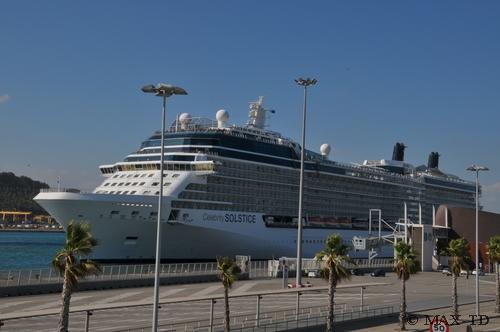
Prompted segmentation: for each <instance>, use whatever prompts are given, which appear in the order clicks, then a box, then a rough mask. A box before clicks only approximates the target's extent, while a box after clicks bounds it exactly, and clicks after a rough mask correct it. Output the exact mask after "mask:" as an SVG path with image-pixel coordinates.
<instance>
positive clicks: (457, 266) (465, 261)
mask: <svg viewBox="0 0 500 332" xmlns="http://www.w3.org/2000/svg"><path fill="white" fill-rule="evenodd" d="M469 249H470V248H469V242H467V240H466V239H464V238H458V239H455V240H451V241H450V243H449V244H448V248H447V251H448V256H450V257H451V264H450V268H451V274H452V281H451V287H452V296H451V301H452V307H453V314H454V315H455V316H457V315H458V295H457V278H458V276H459V275H460V271H462V270H468V269H469V266H468V265H469V262H470V255H469Z"/></svg>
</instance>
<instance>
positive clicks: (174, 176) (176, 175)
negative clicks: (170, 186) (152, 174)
mask: <svg viewBox="0 0 500 332" xmlns="http://www.w3.org/2000/svg"><path fill="white" fill-rule="evenodd" d="M179 175H180V174H177V173H176V174H173V175H172V177H173V178H176V177H178V176H179Z"/></svg>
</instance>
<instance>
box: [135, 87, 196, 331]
mask: <svg viewBox="0 0 500 332" xmlns="http://www.w3.org/2000/svg"><path fill="white" fill-rule="evenodd" d="M141 90H142V91H143V92H145V93H154V94H155V95H156V96H158V97H163V107H162V115H161V143H160V144H161V148H160V151H161V152H160V153H161V155H160V192H159V194H158V220H157V223H156V261H155V286H154V298H153V329H152V331H153V332H156V331H157V330H158V302H159V288H160V258H161V255H160V252H161V211H162V204H163V161H164V149H165V147H164V140H165V113H166V106H167V98H168V97H170V96H172V95H187V92H186V91H185V90H184V89H183V88H179V87H176V86H172V85H170V84H164V83H159V84H157V85H156V86H154V85H152V84H151V85H146V86H144V87H143V88H142V89H141Z"/></svg>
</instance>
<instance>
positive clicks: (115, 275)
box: [0, 261, 269, 287]
mask: <svg viewBox="0 0 500 332" xmlns="http://www.w3.org/2000/svg"><path fill="white" fill-rule="evenodd" d="M101 268H102V271H101V273H99V274H98V275H95V276H90V277H88V278H87V279H86V280H90V281H92V280H129V279H147V278H152V277H154V270H155V269H154V268H155V266H154V264H137V265H101ZM216 273H217V263H215V262H204V263H177V264H175V263H174V264H162V265H161V266H160V276H162V277H174V276H193V275H212V274H216ZM268 276H269V271H268V261H252V262H250V278H260V277H268ZM52 283H62V278H61V276H60V275H59V273H58V272H57V271H56V270H54V269H53V268H39V269H25V270H17V269H16V270H2V271H0V287H14V286H16V287H17V286H25V285H36V284H52Z"/></svg>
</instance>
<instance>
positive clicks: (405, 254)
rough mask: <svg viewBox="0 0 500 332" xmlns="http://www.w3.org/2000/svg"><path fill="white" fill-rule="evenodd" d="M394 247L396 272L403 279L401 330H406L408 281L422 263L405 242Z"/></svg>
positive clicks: (400, 310)
mask: <svg viewBox="0 0 500 332" xmlns="http://www.w3.org/2000/svg"><path fill="white" fill-rule="evenodd" d="M394 249H395V251H396V256H395V261H394V262H395V265H394V272H396V275H397V276H398V279H399V280H401V305H400V309H399V326H400V328H401V331H403V330H406V281H407V280H408V279H410V275H412V274H415V273H417V272H418V270H419V267H420V264H419V263H418V261H417V253H416V252H415V250H413V248H412V247H411V246H410V245H409V244H407V243H405V242H402V241H401V242H398V243H397V244H396V245H395V246H394Z"/></svg>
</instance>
